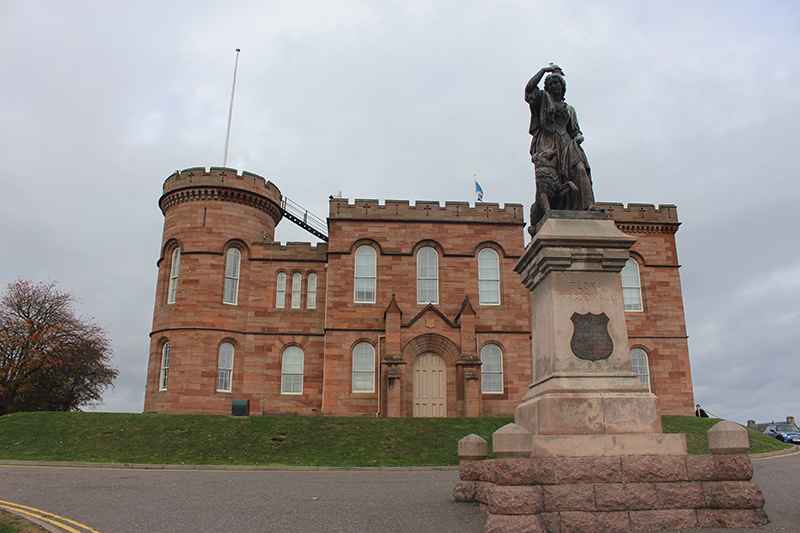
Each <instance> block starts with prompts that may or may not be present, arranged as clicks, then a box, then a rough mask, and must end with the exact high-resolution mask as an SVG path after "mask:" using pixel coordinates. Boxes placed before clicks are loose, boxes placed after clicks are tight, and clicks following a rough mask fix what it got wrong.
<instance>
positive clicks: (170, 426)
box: [0, 413, 789, 466]
mask: <svg viewBox="0 0 800 533" xmlns="http://www.w3.org/2000/svg"><path fill="white" fill-rule="evenodd" d="M663 421H664V432H665V433H686V435H687V441H688V443H689V453H690V454H704V453H705V454H707V453H709V452H708V443H707V439H706V431H707V430H708V428H710V427H711V426H712V425H713V424H714V423H715V422H717V420H713V419H700V418H694V417H684V416H664V417H663ZM509 422H513V419H512V418H510V417H496V418H438V419H434V418H394V419H389V418H377V419H376V418H341V417H322V416H318V417H302V416H254V417H251V418H231V417H228V416H211V415H153V414H125V413H17V414H12V415H6V416H3V417H0V460H29V461H76V462H100V463H145V464H187V465H221V464H227V465H285V466H447V465H457V464H458V453H457V445H458V441H459V439H461V438H462V437H464V436H466V435H468V434H470V433H475V434H477V435H480V436H481V437H483V438H484V439H486V440H487V441H489V442H490V443H491V435H492V433H493V432H494V431H495V430H497V429H498V428H499V427H501V426H503V425H505V424H507V423H509ZM750 440H751V453H762V452H765V451H772V450H775V449H784V448H788V447H789V446H788V445H785V444H783V443H780V442H778V441H776V440H775V439H771V438H769V437H766V436H764V435H761V434H757V433H755V432H752V433H751V435H750Z"/></svg>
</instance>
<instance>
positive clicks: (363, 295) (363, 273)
mask: <svg viewBox="0 0 800 533" xmlns="http://www.w3.org/2000/svg"><path fill="white" fill-rule="evenodd" d="M376 261H377V254H376V253H375V249H374V248H373V247H372V246H360V247H359V248H358V250H356V268H355V297H354V301H355V302H356V303H371V304H374V303H375V278H376Z"/></svg>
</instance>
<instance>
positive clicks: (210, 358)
mask: <svg viewBox="0 0 800 533" xmlns="http://www.w3.org/2000/svg"><path fill="white" fill-rule="evenodd" d="M281 200H282V197H281V192H280V190H278V188H277V187H276V186H275V185H274V184H272V183H271V182H269V181H267V180H265V179H264V178H262V177H261V176H258V175H256V174H252V173H249V172H242V174H241V175H239V174H238V173H237V171H236V170H234V169H229V168H215V167H212V168H211V169H210V170H208V171H206V170H205V168H203V167H198V168H189V169H186V170H183V171H176V172H175V173H173V174H172V175H171V176H169V177H168V178H167V180H166V181H165V182H164V188H163V194H162V196H161V198H160V199H159V202H158V205H159V207H160V208H161V211H162V213H163V214H164V232H163V239H162V245H161V254H160V257H159V260H158V282H157V286H156V302H155V311H154V313H153V330H152V333H151V334H150V337H151V342H150V363H149V365H148V379H147V391H146V393H145V411H146V412H182V411H183V412H189V411H191V412H198V411H207V412H224V411H225V410H229V409H230V397H231V396H232V395H233V394H235V391H236V383H231V382H226V381H225V371H224V370H225V364H226V360H227V358H226V356H225V355H224V354H225V352H226V351H227V350H228V349H229V348H228V346H227V345H228V344H229V345H230V351H231V356H230V360H231V363H230V364H231V369H230V370H231V375H234V373H233V368H232V367H233V365H234V364H237V361H236V358H234V356H233V350H235V349H236V347H237V346H238V345H240V343H242V342H243V336H244V335H245V332H246V331H247V329H248V309H249V308H250V307H251V302H250V299H251V296H252V295H251V293H250V291H249V290H248V288H249V284H250V278H251V277H252V276H254V274H253V273H252V272H251V270H252V269H251V268H250V264H251V263H252V259H253V254H252V243H253V242H264V241H272V240H273V239H274V235H275V226H276V225H277V224H278V222H279V221H280V220H281V217H282V211H281ZM259 304H260V302H255V301H254V302H253V303H252V305H259ZM239 359H240V358H239ZM218 369H221V371H220V370H218ZM239 375H241V373H239Z"/></svg>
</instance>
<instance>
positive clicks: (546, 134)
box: [525, 63, 602, 233]
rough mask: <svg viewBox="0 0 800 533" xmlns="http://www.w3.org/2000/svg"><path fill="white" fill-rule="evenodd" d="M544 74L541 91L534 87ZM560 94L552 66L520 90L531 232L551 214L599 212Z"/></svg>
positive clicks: (570, 112) (572, 119)
mask: <svg viewBox="0 0 800 533" xmlns="http://www.w3.org/2000/svg"><path fill="white" fill-rule="evenodd" d="M548 72H549V73H550V75H549V76H547V78H546V79H545V80H544V90H541V89H539V87H538V86H539V82H540V81H541V80H542V77H543V76H544V75H545V73H548ZM566 92H567V82H566V81H565V80H564V72H563V71H562V70H561V68H560V67H559V66H558V65H554V64H553V63H550V65H549V66H546V67H544V68H543V69H541V70H539V72H537V73H536V75H535V76H534V77H533V78H531V80H530V81H529V82H528V85H527V86H526V87H525V101H526V102H528V104H529V105H530V108H531V127H530V130H529V132H530V134H531V135H532V136H533V140H532V141H531V161H533V165H534V167H535V172H536V201H535V202H534V204H533V205H532V206H531V224H530V227H529V228H528V231H529V232H531V233H533V231H534V227H535V226H536V223H537V222H539V221H540V220H541V219H542V217H543V216H544V214H545V213H546V212H547V211H549V210H551V209H559V210H573V211H602V210H601V209H599V208H598V207H597V206H596V205H595V203H594V193H593V192H592V176H591V169H590V168H589V161H588V160H587V159H586V154H585V153H584V151H583V148H581V143H582V142H583V134H582V133H581V130H580V127H579V126H578V116H577V115H576V114H575V108H574V107H572V106H571V105H569V104H568V103H566V102H565V101H564V94H565V93H566Z"/></svg>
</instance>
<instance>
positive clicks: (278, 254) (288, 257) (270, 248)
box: [253, 241, 328, 263]
mask: <svg viewBox="0 0 800 533" xmlns="http://www.w3.org/2000/svg"><path fill="white" fill-rule="evenodd" d="M327 253H328V243H327V242H320V243H314V244H312V243H310V242H285V243H284V242H269V241H264V242H259V243H253V255H254V259H256V260H269V261H292V262H301V263H302V262H325V259H326V257H327Z"/></svg>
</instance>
